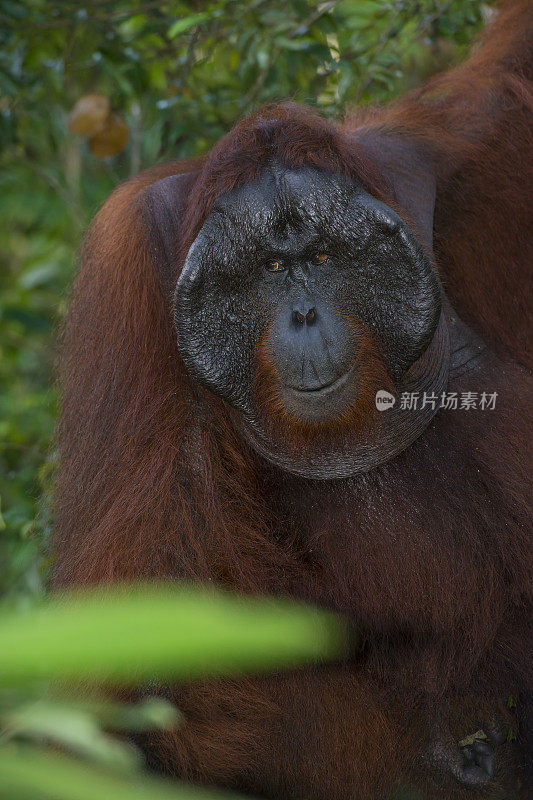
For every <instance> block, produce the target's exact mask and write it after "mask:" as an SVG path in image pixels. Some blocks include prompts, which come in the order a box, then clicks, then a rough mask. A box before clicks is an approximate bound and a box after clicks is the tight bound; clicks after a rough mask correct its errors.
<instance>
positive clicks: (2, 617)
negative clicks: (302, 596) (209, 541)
mask: <svg viewBox="0 0 533 800" xmlns="http://www.w3.org/2000/svg"><path fill="white" fill-rule="evenodd" d="M347 641H348V633H347V629H346V627H345V625H344V624H343V623H342V622H341V621H340V620H338V619H337V618H335V617H334V615H332V614H329V613H327V612H324V611H319V610H316V609H310V608H306V607H305V606H302V605H300V604H298V603H293V602H289V601H285V600H261V599H258V598H247V599H243V598H240V597H235V596H233V595H230V594H228V593H225V592H214V591H213V590H211V589H206V590H204V589H201V588H200V587H195V586H187V585H185V586H181V587H180V586H179V585H178V584H170V585H168V584H159V585H149V586H130V587H126V586H123V587H118V588H114V589H112V590H111V589H109V588H108V589H106V590H92V591H90V592H84V593H78V594H77V595H70V596H68V597H67V598H61V599H52V600H47V601H43V602H41V603H40V604H39V605H38V606H37V607H36V608H33V609H31V610H30V609H26V610H22V611H21V610H18V611H13V610H12V609H7V608H3V609H0V642H2V649H1V650H0V798H6V800H15V799H16V798H31V800H37V798H40V797H43V798H50V799H51V800H52V798H53V800H63V798H64V800H100V799H101V798H113V800H121V798H128V800H144V798H146V800H167V798H168V800H171V798H191V800H192V799H193V798H198V799H199V800H200V798H210V797H213V798H215V797H218V796H220V795H218V794H217V793H212V792H211V793H210V792H205V791H203V790H198V791H195V790H193V789H192V788H185V787H183V786H180V785H179V784H175V783H173V784H170V783H167V782H164V781H161V780H157V779H155V778H152V779H150V778H148V777H142V775H140V774H139V770H140V768H141V766H142V759H141V757H140V754H139V752H138V751H137V750H136V749H135V748H134V747H133V745H131V744H129V743H127V742H125V741H122V740H119V739H116V738H113V737H112V736H110V735H109V733H108V731H121V730H122V731H131V730H149V729H151V728H172V727H175V726H177V725H179V724H180V722H181V719H180V715H179V711H178V710H176V709H174V708H173V707H172V706H170V705H169V704H168V703H166V702H165V701H163V700H161V699H159V698H148V699H145V700H144V701H141V702H138V703H133V704H132V703H130V704H119V703H116V702H106V701H104V700H103V699H102V698H100V697H98V696H95V695H94V694H91V695H87V694H86V693H85V694H83V693H82V694H81V695H80V693H79V692H74V696H72V695H69V693H68V686H69V681H70V682H73V683H72V685H73V686H74V687H75V686H76V682H78V683H79V681H83V682H84V683H87V682H89V683H90V682H91V681H95V680H100V681H102V682H105V684H106V685H107V686H110V685H113V684H115V685H124V684H129V685H131V686H135V685H139V684H141V683H142V682H143V681H144V682H145V683H146V682H148V681H149V682H153V681H154V680H162V681H167V682H168V681H174V682H177V681H179V680H182V681H183V680H192V679H194V678H206V677H218V676H223V675H229V674H234V675H239V674H242V673H243V672H244V671H247V672H255V671H265V670H273V669H279V668H289V667H295V666H298V665H300V664H304V663H306V662H309V661H316V660H322V659H326V658H333V657H335V656H338V655H340V654H341V653H342V651H343V649H344V648H345V646H346V643H347ZM57 679H61V690H60V689H58V684H57V683H51V684H48V681H57ZM46 744H53V745H56V746H59V747H60V748H61V750H63V751H65V752H70V753H72V754H74V755H76V756H78V757H80V756H81V757H83V758H84V759H85V763H83V762H82V761H80V760H79V758H73V757H72V756H68V755H66V754H64V755H61V756H59V755H57V754H51V753H49V752H47V751H46V750H44V749H40V748H39V749H38V746H39V745H40V746H42V745H46Z"/></svg>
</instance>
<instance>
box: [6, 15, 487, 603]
mask: <svg viewBox="0 0 533 800" xmlns="http://www.w3.org/2000/svg"><path fill="white" fill-rule="evenodd" d="M489 13H490V9H489V7H488V6H487V5H486V4H484V3H480V2H479V1H478V0H451V1H450V0H418V1H417V2H415V1H414V0H337V2H335V0H331V1H330V2H319V3H316V2H310V1H309V0H250V2H246V1H245V0H210V1H209V0H208V1H207V2H203V1H202V0H198V1H197V2H194V1H193V0H191V1H190V2H177V0H166V1H165V0H152V1H150V0H91V2H86V3H84V2H76V1H75V0H62V1H60V0H58V1H57V2H50V0H25V2H20V0H0V501H1V506H0V509H1V513H0V594H3V595H7V596H8V597H9V598H10V599H11V600H13V601H16V602H17V604H20V603H23V604H26V603H28V602H30V601H31V600H32V599H33V598H34V597H35V596H38V595H40V594H41V593H42V592H43V590H44V588H45V585H46V575H47V571H48V567H49V565H50V558H49V555H48V554H47V549H46V541H47V538H48V535H49V530H50V525H51V512H50V502H49V498H50V493H51V484H52V476H53V468H54V463H55V460H56V456H55V452H54V447H53V445H51V440H52V433H53V424H54V417H55V414H56V409H57V390H56V388H55V387H54V383H53V363H54V358H55V344H54V341H55V336H56V332H57V327H58V325H59V323H60V320H61V317H62V315H63V313H64V310H65V305H66V298H67V295H68V286H69V284H70V283H71V281H72V277H73V275H74V272H75V261H76V251H77V248H78V247H79V244H80V240H81V237H82V234H83V231H84V229H85V228H86V226H87V224H88V222H89V220H90V218H91V217H92V216H93V215H94V213H95V211H96V209H97V208H98V206H99V205H100V204H101V203H102V202H103V200H104V199H105V197H106V196H107V195H108V194H109V192H110V191H111V189H112V188H113V187H114V186H115V185H116V184H117V183H118V182H120V181H122V180H125V179H126V178H128V176H130V175H132V174H135V173H136V172H138V171H139V170H140V169H142V168H144V167H147V166H149V165H152V164H154V163H155V162H158V161H162V160H165V159H169V158H176V157H177V158H186V157H188V156H192V155H197V154H199V153H202V152H204V151H205V150H207V149H208V148H209V147H210V145H211V144H212V143H213V142H214V141H216V140H217V139H218V138H219V137H220V136H221V135H222V134H223V133H224V132H225V131H226V130H228V128H229V127H231V125H232V124H233V123H234V121H235V120H237V119H238V118H239V117H241V116H242V115H243V114H245V113H246V112H248V111H249V110H250V109H252V108H254V107H256V106H257V105H258V104H261V103H264V102H269V101H274V100H280V99H284V98H287V97H291V98H293V99H294V100H296V101H298V102H304V103H309V104H311V105H315V106H317V107H318V108H319V109H321V110H322V111H323V112H324V113H326V114H327V115H329V116H334V117H337V116H342V113H343V112H344V110H345V109H346V107H347V106H349V105H353V104H355V103H369V102H372V103H375V102H385V101H387V100H389V99H390V98H392V97H394V96H395V95H397V94H400V93H402V92H404V91H406V90H408V89H409V88H410V87H412V86H414V85H416V84H417V83H419V82H420V81H421V80H423V79H424V78H425V77H426V76H428V75H430V74H432V73H433V72H435V71H438V70H440V69H442V68H445V67H447V66H448V65H450V64H453V63H454V62H456V61H457V60H458V59H460V58H461V57H462V56H463V55H464V52H465V50H466V48H467V46H468V44H469V43H470V42H471V40H472V38H473V37H474V35H475V33H476V32H477V31H478V29H479V28H480V26H481V24H482V23H483V21H484V19H485V18H486V17H487V15H488V14H489ZM88 92H98V93H100V94H103V95H105V96H107V97H108V98H109V101H110V103H111V106H112V108H113V109H114V110H115V111H117V112H118V113H120V114H121V115H122V116H123V118H124V119H125V121H126V123H127V126H128V129H129V140H128V143H127V146H126V147H125V149H124V150H123V151H122V152H121V153H120V154H117V155H115V156H113V157H109V158H97V157H96V156H95V155H93V154H92V153H91V151H90V149H89V147H88V146H87V142H86V140H85V139H84V138H82V137H79V136H76V135H74V134H73V133H71V132H69V130H68V128H67V117H68V114H69V112H70V111H71V109H72V107H73V105H74V104H75V103H76V101H77V100H78V99H79V98H80V97H82V96H83V95H85V94H86V93H88Z"/></svg>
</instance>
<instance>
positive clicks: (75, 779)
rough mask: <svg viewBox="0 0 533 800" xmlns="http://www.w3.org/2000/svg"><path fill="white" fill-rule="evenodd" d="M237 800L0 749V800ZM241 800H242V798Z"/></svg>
mask: <svg viewBox="0 0 533 800" xmlns="http://www.w3.org/2000/svg"><path fill="white" fill-rule="evenodd" d="M224 798H226V800H231V798H234V800H238V798H237V796H236V795H232V794H227V793H226V792H217V791H212V790H209V789H200V788H198V789H197V788H195V787H192V786H187V785H186V784H183V783H178V782H174V781H172V782H171V781H166V780H163V779H157V778H148V777H144V776H143V775H140V774H134V775H132V776H131V777H126V776H123V775H116V774H113V773H112V772H109V771H107V770H103V769H97V768H96V767H92V766H89V765H87V764H84V763H82V762H80V761H76V760H75V759H72V758H68V757H66V756H58V755H55V754H52V753H43V752H42V751H39V750H38V749H36V748H30V747H17V746H15V745H11V746H5V747H1V748H0V799H1V800H224ZM241 800H243V798H242V796H241Z"/></svg>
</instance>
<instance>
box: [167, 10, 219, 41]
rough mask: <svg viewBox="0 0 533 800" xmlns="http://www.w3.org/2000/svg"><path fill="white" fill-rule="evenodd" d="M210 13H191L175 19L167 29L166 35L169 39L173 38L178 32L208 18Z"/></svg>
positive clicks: (182, 31)
mask: <svg viewBox="0 0 533 800" xmlns="http://www.w3.org/2000/svg"><path fill="white" fill-rule="evenodd" d="M209 17H210V14H208V13H207V12H202V13H201V14H191V16H190V17H182V18H181V19H177V20H176V22H174V23H173V24H172V25H171V26H170V28H169V29H168V31H167V36H168V38H169V39H174V38H175V37H176V36H178V34H180V33H184V32H185V31H188V30H189V28H193V27H194V26H195V25H199V24H200V22H205V20H206V19H209Z"/></svg>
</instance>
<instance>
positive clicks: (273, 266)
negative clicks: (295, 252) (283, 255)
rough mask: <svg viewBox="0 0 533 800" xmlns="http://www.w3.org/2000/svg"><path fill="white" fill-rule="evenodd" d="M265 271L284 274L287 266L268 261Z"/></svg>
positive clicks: (279, 262)
mask: <svg viewBox="0 0 533 800" xmlns="http://www.w3.org/2000/svg"><path fill="white" fill-rule="evenodd" d="M265 269H266V270H267V272H284V271H285V270H286V266H285V265H284V264H282V263H281V261H267V263H266V264H265Z"/></svg>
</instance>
